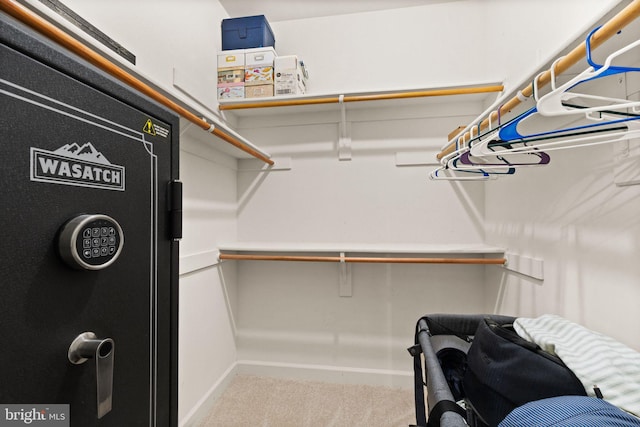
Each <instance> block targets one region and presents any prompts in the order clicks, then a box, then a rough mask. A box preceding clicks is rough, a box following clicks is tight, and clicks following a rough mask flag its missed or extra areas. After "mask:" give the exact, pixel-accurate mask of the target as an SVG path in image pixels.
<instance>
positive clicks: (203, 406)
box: [178, 363, 237, 427]
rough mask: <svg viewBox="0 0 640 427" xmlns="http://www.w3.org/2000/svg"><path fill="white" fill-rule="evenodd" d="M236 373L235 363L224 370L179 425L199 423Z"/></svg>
mask: <svg viewBox="0 0 640 427" xmlns="http://www.w3.org/2000/svg"><path fill="white" fill-rule="evenodd" d="M236 375H237V363H234V364H233V365H231V366H230V367H229V369H227V370H226V371H225V373H224V374H222V376H221V377H220V379H219V380H218V381H216V383H215V384H214V385H213V386H212V387H211V388H210V389H209V391H207V393H205V395H204V396H203V397H202V398H201V399H200V400H199V401H198V403H196V404H195V405H194V407H193V408H192V409H191V410H190V411H189V413H188V414H187V415H185V416H184V417H183V418H182V420H180V422H179V423H178V425H179V426H180V427H193V426H197V425H199V424H200V422H201V421H202V420H204V418H205V417H206V416H207V415H208V414H209V412H211V409H212V408H213V405H214V404H215V403H216V401H217V400H218V398H219V397H220V396H222V393H224V391H225V390H226V389H227V387H228V386H229V384H230V383H231V381H232V380H233V378H234V377H235V376H236Z"/></svg>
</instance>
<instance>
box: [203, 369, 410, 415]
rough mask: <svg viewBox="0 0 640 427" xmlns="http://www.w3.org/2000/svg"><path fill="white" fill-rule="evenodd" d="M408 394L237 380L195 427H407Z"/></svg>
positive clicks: (355, 387)
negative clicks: (198, 426)
mask: <svg viewBox="0 0 640 427" xmlns="http://www.w3.org/2000/svg"><path fill="white" fill-rule="evenodd" d="M414 411H415V410H414V403H413V391H411V390H399V389H394V388H390V387H377V386H365V385H351V384H328V383H322V382H312V381H294V380H283V379H275V378H266V377H258V376H249V375H238V376H237V377H236V378H234V380H233V381H232V382H231V384H230V385H229V387H228V388H227V390H225V392H224V394H223V395H222V396H221V397H220V399H219V400H218V401H217V402H216V404H215V406H214V407H213V409H212V410H211V412H210V413H209V415H208V416H207V417H206V418H205V420H204V421H203V422H202V423H201V424H200V427H240V426H242V427H360V426H361V427H365V426H366V427H407V426H409V424H415V412H414Z"/></svg>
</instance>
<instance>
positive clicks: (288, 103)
mask: <svg viewBox="0 0 640 427" xmlns="http://www.w3.org/2000/svg"><path fill="white" fill-rule="evenodd" d="M503 89H504V86H502V85H493V86H477V87H459V88H450V89H433V90H421V91H411V92H393V93H379V94H371V95H345V96H344V97H343V101H342V102H359V101H381V100H389V99H405V98H422V97H428V96H448V95H469V94H474V93H488V92H502V90H503ZM339 102H340V96H326V97H321V98H300V99H282V100H277V99H276V100H273V101H257V102H243V103H238V104H220V106H219V108H220V110H241V109H248V108H267V107H292V106H298V105H316V104H337V103H339Z"/></svg>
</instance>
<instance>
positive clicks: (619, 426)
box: [498, 396, 640, 427]
mask: <svg viewBox="0 0 640 427" xmlns="http://www.w3.org/2000/svg"><path fill="white" fill-rule="evenodd" d="M523 426H535V427H604V426H606V427H640V419H638V418H636V417H634V416H633V415H630V414H628V413H626V412H624V411H622V410H620V408H616V407H615V406H613V405H611V404H609V403H607V402H605V401H604V400H602V399H597V398H595V397H586V396H560V397H552V398H549V399H542V400H536V401H535V402H529V403H527V404H525V405H522V406H520V407H518V408H516V409H514V410H513V411H511V413H510V414H509V415H507V416H506V418H505V419H504V420H502V421H501V422H500V424H498V427H523Z"/></svg>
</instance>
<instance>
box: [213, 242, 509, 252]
mask: <svg viewBox="0 0 640 427" xmlns="http://www.w3.org/2000/svg"><path fill="white" fill-rule="evenodd" d="M218 249H219V250H220V252H234V253H254V252H272V253H276V252H277V253H281V252H287V253H290V252H295V253H340V252H345V253H384V254H452V255H454V254H455V255H457V254H487V255H494V254H504V253H505V249H504V248H499V247H496V246H489V245H483V244H475V243H471V244H445V245H435V244H434V245H429V244H410V243H409V244H406V243H397V244H396V243H393V244H372V243H294V242H229V243H221V244H219V246H218Z"/></svg>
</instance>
